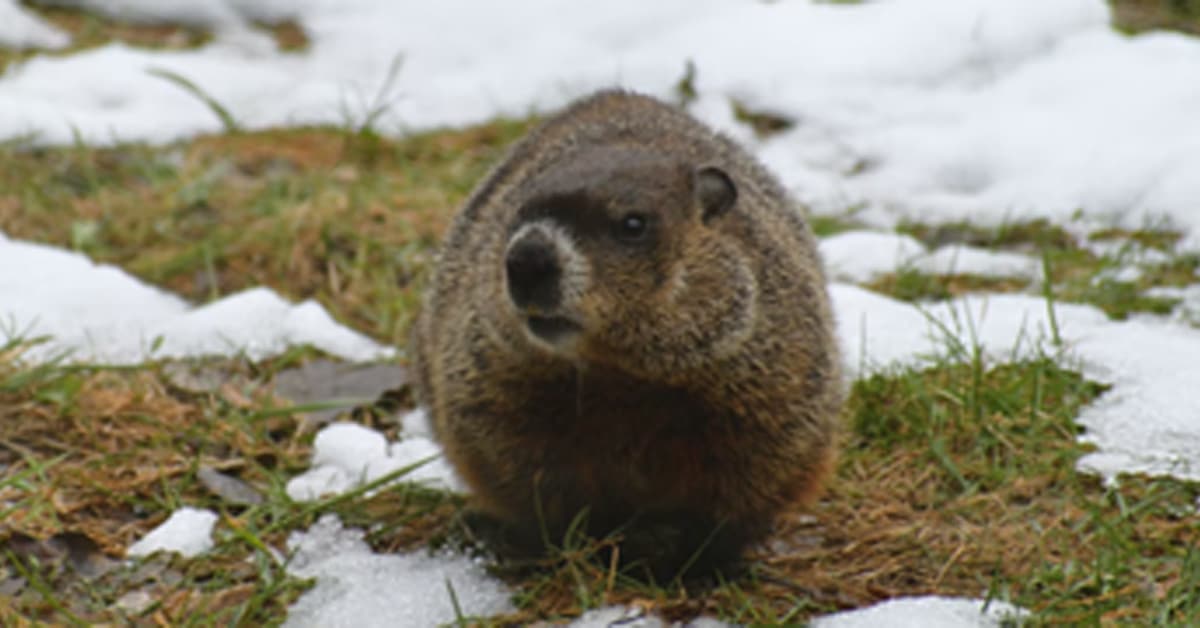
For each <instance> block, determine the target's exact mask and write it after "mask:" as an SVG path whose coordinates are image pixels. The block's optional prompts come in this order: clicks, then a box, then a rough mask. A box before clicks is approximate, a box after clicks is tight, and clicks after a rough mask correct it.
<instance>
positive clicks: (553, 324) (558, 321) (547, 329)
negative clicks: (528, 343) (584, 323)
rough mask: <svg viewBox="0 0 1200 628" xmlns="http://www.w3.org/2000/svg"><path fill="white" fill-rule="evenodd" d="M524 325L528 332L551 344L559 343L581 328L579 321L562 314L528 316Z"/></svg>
mask: <svg viewBox="0 0 1200 628" xmlns="http://www.w3.org/2000/svg"><path fill="white" fill-rule="evenodd" d="M525 325H526V326H527V327H528V328H529V333H531V334H533V335H534V336H537V337H538V338H540V339H542V340H544V341H546V342H549V343H551V344H558V343H561V342H562V341H563V340H566V339H568V338H570V337H571V336H574V335H575V334H578V333H579V332H580V330H581V329H582V328H581V327H580V326H579V323H576V322H575V321H573V320H571V319H569V318H566V317H563V316H529V317H528V318H526V319H525Z"/></svg>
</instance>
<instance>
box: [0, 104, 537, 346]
mask: <svg viewBox="0 0 1200 628" xmlns="http://www.w3.org/2000/svg"><path fill="white" fill-rule="evenodd" d="M529 125H530V121H527V120H500V121H496V122H493V123H490V124H487V125H484V126H479V127H474V128H470V129H465V130H456V131H442V132H432V133H425V134H420V135H415V136H412V137H409V138H407V139H405V140H403V141H394V140H389V139H386V138H383V137H380V136H378V135H376V134H374V133H372V132H371V131H370V130H369V129H345V128H336V127H329V128H306V129H288V130H277V131H262V132H243V133H231V134H224V135H214V136H208V137H201V138H198V139H196V140H193V141H191V142H187V143H185V144H180V145H176V146H168V147H163V148H151V147H146V146H122V147H117V148H106V149H93V148H88V147H68V148H37V147H31V146H22V145H11V144H10V145H8V146H5V147H2V148H0V231H4V232H5V233H7V234H8V235H9V236H11V237H16V238H24V239H29V240H35V241H39V242H47V243H51V244H55V245H58V246H63V247H67V248H72V249H75V250H78V251H80V252H82V253H86V254H87V255H89V256H91V257H92V258H93V259H95V260H97V261H99V262H105V263H111V264H115V265H119V266H121V267H122V268H124V269H126V270H127V271H129V272H131V273H133V274H134V275H137V276H138V277H140V278H142V279H144V280H146V281H148V282H150V283H154V284H157V285H160V286H163V287H166V288H168V289H170V290H173V291H175V292H177V293H179V294H181V295H183V296H184V297H186V298H189V299H192V300H195V301H200V302H204V301H208V300H211V299H214V298H217V297H220V296H222V295H226V294H230V293H232V292H236V291H239V290H242V289H245V288H248V287H251V286H255V285H267V286H270V287H271V288H274V289H275V290H277V291H279V292H281V293H283V294H284V295H286V296H288V297H290V298H292V299H306V298H314V299H316V300H318V301H320V302H321V303H322V304H323V305H324V306H325V307H326V308H328V309H329V310H330V311H331V313H332V314H333V315H334V316H335V317H336V318H338V319H339V320H341V321H342V322H345V323H347V324H350V325H352V326H353V327H355V328H357V329H359V330H362V331H364V332H365V333H367V334H370V335H371V336H373V337H375V338H377V339H379V340H382V341H385V342H388V343H391V344H396V345H403V344H404V331H405V329H406V326H407V321H408V318H409V317H410V316H411V314H412V312H413V305H414V303H415V299H416V295H417V291H418V287H419V286H418V280H419V278H420V277H421V276H422V275H423V272H424V269H425V268H426V266H427V265H428V263H429V261H430V250H431V248H432V246H433V244H434V243H435V242H436V240H437V238H438V236H439V234H440V233H441V231H442V230H443V229H444V228H445V226H446V223H447V221H448V220H449V216H450V214H451V212H452V209H453V208H454V206H455V205H457V204H458V203H459V202H461V201H462V199H463V198H464V197H465V195H466V194H467V193H468V192H469V191H470V188H471V186H472V185H474V183H475V182H476V181H477V180H478V179H479V178H481V177H482V176H483V173H484V172H485V171H486V169H487V168H488V167H489V166H490V164H491V163H492V162H493V161H495V160H496V159H497V158H498V157H499V155H500V154H501V152H502V151H503V150H504V148H505V147H506V146H507V145H508V144H509V143H510V142H511V141H513V140H514V139H515V138H517V137H518V136H520V135H521V134H522V133H523V132H524V131H525V130H526V129H527V128H528V127H529Z"/></svg>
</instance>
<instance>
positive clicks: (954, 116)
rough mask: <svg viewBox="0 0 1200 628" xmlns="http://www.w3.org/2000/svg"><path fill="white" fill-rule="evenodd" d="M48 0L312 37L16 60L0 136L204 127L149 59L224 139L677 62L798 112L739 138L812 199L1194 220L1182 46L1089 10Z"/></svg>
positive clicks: (1020, 5)
mask: <svg viewBox="0 0 1200 628" xmlns="http://www.w3.org/2000/svg"><path fill="white" fill-rule="evenodd" d="M65 1H70V2H71V3H72V4H77V5H86V6H89V7H91V8H92V9H94V10H100V11H105V12H107V13H109V14H113V15H119V16H125V17H130V18H133V19H142V20H177V21H185V22H192V23H202V24H210V25H211V24H216V25H222V24H235V25H238V24H245V23H246V22H247V20H249V19H251V18H255V19H257V18H263V17H265V18H268V19H271V18H276V19H277V18H279V17H280V16H284V15H286V16H289V17H295V18H296V19H297V20H299V22H300V23H302V24H303V26H304V28H305V30H306V33H307V34H308V35H309V36H310V38H311V41H312V45H311V47H310V49H309V50H307V51H305V52H304V53H300V54H285V53H280V52H278V51H275V50H273V49H264V48H263V47H261V46H228V45H223V44H222V40H220V39H219V41H218V44H217V45H210V46H207V47H205V48H203V49H200V50H188V51H163V50H138V49H133V48H129V47H126V46H122V45H118V44H113V45H109V46H104V47H101V48H98V49H94V50H89V51H85V52H81V53H79V54H75V55H71V56H67V57H37V58H34V59H32V60H30V61H28V62H25V63H23V64H21V65H19V66H18V67H16V68H14V69H13V70H11V71H9V72H7V73H6V74H5V75H4V76H3V77H0V111H4V112H5V115H4V116H3V118H0V137H12V136H18V135H23V134H26V133H29V132H35V133H37V134H39V136H40V141H44V142H52V143H70V142H72V141H74V139H75V137H76V135H75V133H76V131H78V134H79V137H81V138H82V139H84V140H85V141H88V142H111V141H114V140H118V139H124V140H150V141H156V142H162V141H169V140H171V139H174V138H179V137H183V136H187V135H191V134H194V133H198V132H207V131H216V130H219V128H220V126H219V125H220V123H219V121H218V120H217V119H216V117H215V116H213V114H212V112H211V111H209V109H208V108H207V107H206V106H205V105H204V104H203V103H201V102H199V101H198V100H197V99H196V98H194V97H193V96H191V95H190V94H187V93H184V92H183V91H182V90H180V89H179V88H178V87H177V86H175V85H172V84H170V83H168V82H166V81H163V80H162V79H160V78H156V77H153V76H151V75H149V74H147V72H146V69H147V68H150V67H161V68H165V69H168V70H171V71H173V72H177V73H179V74H181V75H183V76H185V77H187V78H189V79H190V80H192V81H194V82H195V83H196V84H198V85H199V86H200V87H201V88H203V89H204V90H205V91H206V92H208V93H209V94H211V95H212V96H213V97H214V98H215V99H216V100H217V101H219V102H221V103H222V104H223V105H224V106H225V107H226V108H227V109H228V110H229V111H231V112H232V114H233V116H234V117H235V118H237V120H239V121H240V122H241V123H242V124H243V125H244V126H246V127H248V128H263V127H267V126H275V125H291V124H306V123H322V122H324V123H334V124H342V123H346V122H355V121H359V122H361V121H362V120H363V119H365V118H366V116H367V115H368V112H369V111H371V110H373V109H375V108H376V106H382V107H386V108H387V114H386V115H384V116H383V117H382V118H381V119H379V120H378V121H377V123H378V127H379V128H381V129H382V130H384V131H390V132H395V131H400V130H405V129H422V128H430V127H434V126H442V125H459V124H464V123H469V122H475V121H480V120H484V119H487V118H490V117H493V116H495V115H497V114H506V115H521V114H524V113H527V112H528V111H530V110H531V109H534V110H547V109H549V108H552V107H557V106H560V105H562V104H563V103H564V102H566V101H567V100H568V99H570V98H572V97H576V96H579V95H581V94H583V93H585V92H588V91H590V90H593V89H595V88H597V87H600V86H611V85H623V86H627V87H632V88H636V89H641V90H643V91H649V92H651V93H656V94H658V95H661V96H669V95H671V89H672V86H673V85H675V83H676V82H677V81H678V79H679V77H680V75H681V73H682V71H683V66H684V63H685V61H686V60H689V59H690V60H692V61H693V62H694V63H695V65H696V68H697V71H698V74H697V84H698V86H699V88H700V91H701V94H702V98H701V101H700V106H698V107H697V113H698V115H700V116H702V117H704V118H705V119H708V120H710V121H712V122H713V123H715V124H717V125H719V126H721V127H722V128H725V129H730V130H732V131H733V132H734V134H735V135H737V136H739V137H743V138H748V137H749V135H748V134H747V133H746V131H745V129H744V128H742V127H741V126H738V123H736V122H734V121H733V117H732V116H731V115H730V113H729V107H728V100H729V99H730V98H737V99H738V100H740V101H741V102H743V103H745V104H746V105H748V106H750V107H752V108H763V109H769V110H771V111H774V112H778V113H781V114H783V115H787V116H790V117H792V118H793V119H795V120H796V121H797V122H798V123H797V124H796V125H795V126H794V127H793V128H792V129H791V130H789V131H788V132H786V133H783V134H781V135H779V136H776V137H774V138H772V139H770V140H768V141H766V142H761V143H758V142H756V144H757V145H758V148H759V149H760V150H761V153H762V155H763V157H764V158H765V159H766V160H767V161H768V163H769V164H770V165H771V166H773V167H774V168H775V169H777V170H778V171H779V172H780V174H781V176H782V177H783V179H784V180H785V182H786V183H787V184H788V185H789V186H791V187H792V188H794V189H795V190H796V191H797V193H798V194H799V195H800V197H801V198H802V200H804V201H806V202H808V203H809V204H811V205H812V206H814V207H815V208H817V209H818V210H820V211H824V210H825V209H829V208H833V209H844V208H845V207H848V206H852V205H856V206H860V207H863V208H865V209H870V210H875V211H877V212H878V211H882V212H883V214H884V215H890V216H892V217H893V218H900V217H905V218H915V219H920V220H922V221H926V222H930V221H938V220H962V219H969V220H971V221H973V222H979V223H1002V222H1011V221H1014V220H1021V219H1025V218H1031V217H1049V218H1051V219H1055V220H1060V221H1065V220H1068V219H1071V218H1072V217H1073V216H1074V215H1075V212H1076V211H1077V210H1079V209H1080V208H1082V210H1083V212H1084V213H1085V214H1088V215H1090V216H1094V217H1097V218H1102V219H1103V220H1104V221H1107V222H1112V223H1115V224H1120V225H1123V226H1129V227H1133V228H1136V227H1138V226H1140V225H1144V224H1147V221H1148V220H1160V219H1161V218H1162V217H1167V219H1168V220H1167V221H1168V222H1170V223H1171V224H1174V225H1177V226H1178V227H1180V228H1182V229H1183V230H1185V231H1192V230H1195V229H1196V227H1197V226H1200V212H1196V211H1194V208H1195V204H1194V201H1195V199H1196V198H1198V197H1200V177H1196V176H1194V173H1195V172H1196V171H1198V170H1200V116H1196V115H1195V111H1196V110H1197V109H1198V108H1200V81H1195V80H1193V78H1194V75H1195V68H1196V67H1198V66H1200V41H1196V40H1195V39H1192V38H1187V37H1184V36H1179V35H1174V34H1162V33H1159V34H1147V35H1143V36H1139V37H1133V38H1131V37H1126V36H1124V35H1121V34H1118V33H1115V32H1113V31H1112V29H1111V28H1110V27H1109V25H1108V11H1107V10H1106V7H1105V6H1104V3H1102V2H1097V1H1096V0H1061V1H1059V2H1044V1H1042V0H959V1H956V2H944V1H942V0H905V1H897V2H869V3H863V4H859V5H855V6H837V5H833V4H830V3H809V2H777V3H730V2H719V1H717V0H706V1H703V2H696V1H692V0H663V1H661V2H655V3H645V2H640V1H638V0H614V1H613V2H604V3H586V4H583V5H580V6H575V7H572V8H571V10H569V11H566V10H563V9H562V7H561V6H558V5H557V4H555V3H553V2H549V1H547V0H524V1H520V2H505V3H499V4H490V3H485V4H479V3H474V2H467V1H466V0H448V1H445V2H437V3H401V2H386V1H385V0H304V1H297V2H283V0H277V1H273V2H267V3H257V2H251V1H250V0H223V1H213V2H209V1H203V2H202V1H187V0H176V1H174V2H170V3H167V2H154V1H151V0H120V1H119V2H102V1H100V0H65ZM3 6H6V7H8V8H9V10H10V11H11V10H13V9H12V7H14V6H15V5H14V4H13V2H12V0H5V4H4V5H3ZM29 28H30V30H36V28H35V27H29ZM513 32H520V33H522V34H523V36H522V37H518V38H513V37H512V36H511V33H513ZM550 51H552V53H549V54H548V52H550ZM397 56H399V57H400V58H402V60H403V63H402V66H401V69H400V73H399V75H398V76H397V77H396V79H397V80H396V82H395V83H394V84H393V86H392V87H393V89H384V87H385V86H387V85H388V84H389V81H388V78H387V77H388V75H389V71H390V67H391V65H392V61H393V59H395V58H397ZM877 215H878V214H877ZM1155 224H1158V223H1155Z"/></svg>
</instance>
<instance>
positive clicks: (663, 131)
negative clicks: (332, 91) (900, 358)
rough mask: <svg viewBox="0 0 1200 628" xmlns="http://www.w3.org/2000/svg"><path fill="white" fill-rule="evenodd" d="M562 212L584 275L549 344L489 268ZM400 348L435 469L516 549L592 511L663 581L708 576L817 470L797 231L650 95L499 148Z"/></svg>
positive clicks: (820, 440)
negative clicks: (703, 568)
mask: <svg viewBox="0 0 1200 628" xmlns="http://www.w3.org/2000/svg"><path fill="white" fill-rule="evenodd" d="M705 168H713V169H716V170H717V171H719V172H721V173H724V175H725V176H726V177H727V179H726V180H728V181H731V182H732V184H733V186H734V188H736V201H734V202H733V203H732V206H730V207H728V208H726V209H721V210H720V211H714V212H713V213H712V214H711V215H710V214H709V213H706V212H707V209H706V208H708V207H710V206H711V207H718V208H721V207H723V206H724V205H723V203H726V202H727V201H728V200H729V199H728V198H727V197H725V198H723V197H722V196H721V195H722V193H723V192H724V191H723V190H722V189H721V188H722V186H721V185H720V182H721V178H720V177H715V176H705V175H702V174H697V173H700V172H702V171H703V169H705ZM714 181H715V183H714ZM539 199H550V200H549V201H543V200H539ZM543 205H545V206H546V209H539V208H541V207H542V206H543ZM576 205H577V206H578V207H586V208H589V209H587V210H586V211H585V210H583V209H579V210H574V209H570V208H571V207H574V206H576ZM564 207H566V208H567V209H563V208H564ZM631 208H632V209H631ZM568 210H569V211H571V212H574V213H569V214H568V213H560V214H554V215H555V216H569V218H568V220H571V221H577V222H573V223H572V224H573V225H575V226H574V227H572V228H573V229H574V231H572V232H571V233H570V234H568V235H566V236H560V235H553V237H552V239H553V240H554V242H556V244H555V245H554V246H556V247H558V248H555V249H554V250H555V251H559V252H560V253H561V252H568V253H570V255H567V256H566V257H563V255H565V253H564V254H563V255H560V258H562V259H567V258H568V257H571V256H575V257H578V258H580V259H582V262H581V263H582V264H583V265H582V266H580V268H583V270H581V271H580V272H577V273H576V272H574V271H571V272H565V273H564V279H563V280H562V281H561V282H560V284H559V285H558V288H557V289H559V290H561V292H562V294H563V295H564V296H563V297H562V299H563V301H564V304H563V305H562V306H561V307H560V308H559V310H556V311H555V312H553V313H554V314H563V315H565V316H569V317H570V318H571V319H572V320H574V321H575V322H576V323H578V327H579V329H578V333H577V334H575V335H572V336H571V338H570V341H569V342H563V343H560V344H555V343H549V344H547V343H546V342H539V341H538V340H537V339H536V338H534V337H533V336H531V332H529V331H528V330H527V328H526V322H527V319H526V318H523V317H525V316H530V315H539V314H544V312H541V311H540V310H538V309H537V307H533V306H530V307H529V308H527V309H524V310H523V309H521V308H520V307H517V306H515V305H514V301H513V299H512V298H510V296H509V293H508V292H506V285H507V284H506V281H511V278H510V277H508V276H507V275H506V269H505V268H506V267H505V259H506V257H505V256H506V250H507V247H509V239H510V238H513V237H514V234H517V235H518V236H519V233H518V230H519V229H520V228H521V226H522V225H528V224H531V223H533V222H536V220H538V217H539V216H543V215H546V213H547V212H567V211H568ZM629 211H637V212H641V215H648V216H649V220H651V221H652V222H653V225H654V231H653V232H652V233H653V239H652V240H651V242H650V243H649V244H646V243H643V244H633V245H620V244H614V243H613V242H611V240H612V238H609V237H608V235H607V234H608V233H609V232H608V231H606V229H608V228H609V227H608V226H607V225H608V222H605V220H606V217H608V216H609V215H610V214H611V215H612V216H616V217H617V218H614V220H619V219H620V216H622V215H626V214H622V212H629ZM539 212H541V213H539ZM550 224H557V223H553V222H552V223H550ZM554 233H555V234H557V233H558V232H557V231H555V232H554ZM647 237H649V236H647ZM572 268H574V267H572ZM539 307H540V306H539ZM413 345H414V351H415V357H416V365H417V372H418V380H419V381H418V389H419V395H420V397H421V399H422V400H423V401H424V403H426V404H427V405H428V406H429V408H430V412H431V415H432V420H433V424H434V428H435V432H436V434H437V437H438V439H439V440H440V441H441V443H442V445H443V446H444V448H445V452H446V456H447V458H448V459H449V461H450V462H451V463H452V464H453V466H454V467H455V468H456V469H457V470H458V472H459V473H460V474H461V476H462V477H463V479H464V480H465V481H466V482H467V484H468V485H469V486H470V487H471V489H472V491H473V493H474V499H475V506H476V508H478V509H479V510H480V511H482V512H483V513H484V514H486V515H488V516H490V517H492V518H494V519H495V520H497V521H499V522H501V523H502V524H503V525H505V526H506V527H508V528H509V529H510V530H512V531H513V534H514V535H515V536H516V537H517V538H519V539H523V542H526V543H533V542H536V540H537V539H540V538H541V537H540V536H539V535H538V530H540V529H542V526H543V524H544V526H545V529H546V530H548V531H549V532H550V534H551V535H556V534H561V533H562V532H563V531H564V530H565V528H566V527H567V525H568V523H569V522H570V521H571V519H572V518H573V517H574V516H575V515H576V514H577V513H578V512H579V511H580V510H581V509H584V508H587V509H589V512H590V515H589V519H588V521H589V529H590V530H591V531H592V532H594V533H597V534H603V533H605V532H607V531H609V530H611V529H613V528H615V527H617V526H622V525H625V524H627V523H629V522H630V521H631V520H633V521H634V524H633V527H631V528H628V529H627V530H626V532H627V535H626V536H627V538H630V545H631V547H632V546H633V545H635V544H636V539H635V538H634V537H636V534H637V530H642V531H646V530H649V532H648V533H647V534H649V536H650V537H651V538H652V539H653V540H651V541H648V542H646V543H644V547H641V548H640V549H639V548H637V547H634V548H633V549H632V550H631V551H630V552H626V551H625V550H624V549H623V554H622V555H623V556H628V554H629V553H633V554H641V553H644V554H646V555H645V556H644V557H645V558H648V559H649V560H650V561H651V563H652V565H653V566H654V567H655V568H656V571H657V573H659V574H670V573H671V570H672V569H674V568H676V567H678V566H679V565H680V564H681V563H682V562H684V561H685V560H687V559H688V558H689V557H691V555H692V554H693V553H695V552H696V550H697V549H698V548H699V546H701V545H705V543H708V545H707V546H706V550H705V554H704V559H705V560H704V561H702V562H703V563H704V564H718V565H719V564H721V563H724V562H727V561H729V560H732V559H734V558H736V556H737V555H738V554H739V553H740V550H741V549H742V548H743V547H744V546H745V545H746V544H748V543H752V542H754V541H757V540H760V539H761V538H762V537H763V536H764V535H765V534H766V533H767V532H768V531H769V530H770V527H771V523H772V520H773V518H774V516H775V515H776V514H777V513H779V512H780V511H781V510H782V509H784V508H788V507H791V506H793V505H796V504H800V503H803V502H806V501H811V500H812V499H814V498H815V496H816V495H817V494H818V492H819V488H820V485H821V483H822V480H823V478H824V477H825V476H826V475H827V474H828V472H829V470H830V468H831V465H832V460H833V455H834V448H835V439H836V431H837V425H836V417H837V415H838V410H839V407H840V404H841V400H842V384H841V376H840V370H839V363H840V361H839V356H838V353H837V349H836V345H835V338H834V332H833V325H832V315H831V313H830V308H829V303H828V297H827V295H826V290H825V280H824V276H823V273H822V270H821V264H820V261H819V259H818V258H817V254H816V245H815V241H814V238H813V235H812V232H811V230H810V229H809V227H808V225H807V224H806V222H805V220H804V217H803V215H802V214H801V213H800V211H799V209H798V208H796V207H795V206H794V205H793V204H792V202H791V201H790V200H789V199H788V198H787V196H786V194H785V193H784V191H783V189H782V187H781V186H780V184H779V183H778V182H777V181H776V179H775V178H774V177H773V176H772V175H770V174H769V173H768V172H767V171H766V170H765V169H764V168H763V167H762V166H761V165H760V164H759V163H758V162H757V161H756V160H755V159H754V158H752V157H751V156H750V155H749V154H747V153H746V152H745V151H744V150H742V149H741V148H739V147H738V146H736V145H735V144H733V143H732V142H730V141H729V140H727V139H726V138H724V137H722V136H719V135H716V134H714V133H713V132H711V131H710V130H709V129H707V128H706V127H704V126H703V125H701V124H700V123H698V122H696V121H695V120H694V119H692V118H691V117H689V116H687V115H686V114H684V113H683V112H681V111H679V110H677V109H675V108H673V107H669V106H667V105H664V104H662V103H660V102H658V101H656V100H653V99H651V98H648V97H645V96H639V95H635V94H630V93H625V92H617V91H607V92H601V93H598V94H596V95H593V96H591V97H589V98H586V99H584V100H581V101H579V102H577V103H575V104H574V105H572V106H570V107H569V108H568V109H566V110H565V111H564V112H562V113H560V114H559V115H557V116H555V117H553V118H551V119H549V120H548V121H547V122H545V123H544V124H542V125H541V126H540V127H539V128H537V129H535V130H534V131H533V132H531V133H530V134H529V136H528V137H526V138H525V139H524V140H522V141H521V142H519V143H518V144H517V145H516V146H515V147H514V148H513V149H512V150H511V152H510V153H509V155H508V157H507V158H506V159H505V160H504V161H503V162H501V164H500V165H499V166H498V167H496V168H495V169H494V170H493V171H492V173H491V174H490V175H489V176H488V177H487V178H486V179H485V180H484V181H483V182H482V183H481V184H480V185H479V186H478V188H477V189H476V190H475V192H474V194H473V195H472V196H471V197H470V199H468V201H467V202H466V204H465V206H464V207H463V209H462V210H461V212H460V213H459V215H458V217H457V218H456V220H455V222H454V224H453V225H452V227H451V228H450V231H449V233H448V234H447V237H446V240H445V243H444V246H443V250H442V252H441V255H440V258H439V261H438V265H437V267H436V270H435V274H434V277H433V281H432V285H431V287H430V290H429V292H428V293H427V295H426V300H425V303H424V306H423V309H422V312H421V314H420V316H419V318H418V320H417V323H416V326H415V330H414V343H413ZM539 502H540V503H539ZM539 513H540V514H539ZM539 517H542V518H543V520H542V521H540V522H539V520H538V518H539ZM718 526H719V530H718V533H717V534H716V535H715V537H713V538H709V537H710V534H711V533H712V532H713V530H714V529H715V528H718ZM663 535H665V536H663ZM552 538H553V539H554V540H557V538H558V537H552ZM663 538H670V539H673V540H670V541H662V539H663Z"/></svg>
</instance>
